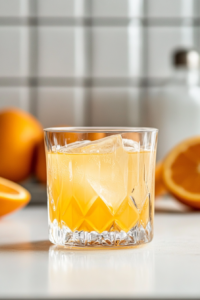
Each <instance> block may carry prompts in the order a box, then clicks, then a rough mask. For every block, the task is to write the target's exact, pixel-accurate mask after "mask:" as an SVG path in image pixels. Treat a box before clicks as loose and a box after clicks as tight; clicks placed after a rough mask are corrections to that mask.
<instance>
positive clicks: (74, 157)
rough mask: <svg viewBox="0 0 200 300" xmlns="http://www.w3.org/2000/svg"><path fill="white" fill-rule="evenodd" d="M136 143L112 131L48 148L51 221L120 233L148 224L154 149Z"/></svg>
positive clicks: (93, 230)
mask: <svg viewBox="0 0 200 300" xmlns="http://www.w3.org/2000/svg"><path fill="white" fill-rule="evenodd" d="M123 143H125V144H126V146H124V144H123ZM125 147H128V148H125ZM134 147H135V148H134ZM139 147H140V146H139V144H138V143H137V142H133V141H131V140H128V139H125V140H124V141H123V140H122V137H121V135H113V136H109V137H106V138H104V139H101V140H100V141H95V142H88V141H79V142H77V143H74V144H70V145H66V146H63V147H61V148H59V149H58V151H57V150H55V151H53V150H52V152H50V153H48V156H47V159H48V164H47V166H48V170H47V173H48V198H49V217H50V220H51V222H54V220H56V222H57V223H58V226H59V227H62V226H66V227H67V228H68V229H69V230H71V231H72V232H75V233H76V231H78V232H81V231H85V232H96V233H98V234H99V233H102V232H103V231H105V232H110V233H112V232H121V234H124V233H123V232H126V233H128V232H129V231H130V230H132V228H134V227H135V226H136V225H137V226H143V228H146V226H147V224H148V222H149V221H150V219H151V218H150V217H149V210H150V204H149V200H150V199H149V196H150V193H153V192H152V186H153V184H152V182H153V181H152V176H150V173H151V174H152V171H151V172H150V170H152V167H151V164H152V163H153V159H152V157H153V156H154V154H153V153H151V151H144V150H138V149H139ZM132 149H134V151H133V150H132ZM151 207H152V206H151ZM63 228H64V227H63ZM94 234H95V233H94ZM105 234H106V233H105ZM111 236H112V234H111ZM116 237H117V235H116Z"/></svg>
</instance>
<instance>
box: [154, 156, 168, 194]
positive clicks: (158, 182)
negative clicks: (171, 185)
mask: <svg viewBox="0 0 200 300" xmlns="http://www.w3.org/2000/svg"><path fill="white" fill-rule="evenodd" d="M162 173H163V163H162V162H161V161H160V162H159V163H157V165H156V172H155V197H158V196H162V195H164V194H166V193H167V189H166V187H165V184H164V182H163V176H162Z"/></svg>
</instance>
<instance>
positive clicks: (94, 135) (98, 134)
mask: <svg viewBox="0 0 200 300" xmlns="http://www.w3.org/2000/svg"><path fill="white" fill-rule="evenodd" d="M105 136H106V135H105V133H103V132H91V133H88V138H87V139H88V140H89V141H96V140H100V139H103V138H104V137H105Z"/></svg>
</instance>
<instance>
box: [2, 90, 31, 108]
mask: <svg viewBox="0 0 200 300" xmlns="http://www.w3.org/2000/svg"><path fill="white" fill-rule="evenodd" d="M8 107H16V108H20V109H23V110H25V111H30V102H29V90H28V88H23V87H22V88H14V87H0V109H5V108H8Z"/></svg>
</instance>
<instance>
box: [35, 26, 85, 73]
mask: <svg viewBox="0 0 200 300" xmlns="http://www.w3.org/2000/svg"><path fill="white" fill-rule="evenodd" d="M84 37H85V29H84V28H82V27H75V28H74V27H41V28H40V29H39V32H38V75H39V76H46V77H74V76H77V77H80V76H84V74H85V68H86V65H85V63H86V59H85V43H86V41H87V40H86V39H85V38H84Z"/></svg>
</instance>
